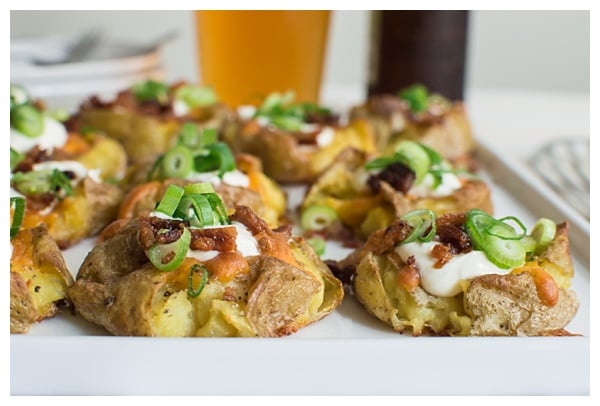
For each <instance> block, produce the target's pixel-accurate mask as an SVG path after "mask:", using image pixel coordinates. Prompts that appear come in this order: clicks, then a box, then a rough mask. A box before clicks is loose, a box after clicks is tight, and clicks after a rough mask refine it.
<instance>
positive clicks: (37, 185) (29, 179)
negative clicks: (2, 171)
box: [11, 169, 73, 197]
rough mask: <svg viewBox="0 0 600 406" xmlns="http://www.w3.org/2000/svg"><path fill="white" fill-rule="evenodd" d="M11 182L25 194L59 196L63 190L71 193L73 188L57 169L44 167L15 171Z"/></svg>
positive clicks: (68, 193)
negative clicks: (42, 168)
mask: <svg viewBox="0 0 600 406" xmlns="http://www.w3.org/2000/svg"><path fill="white" fill-rule="evenodd" d="M11 183H12V184H13V185H14V187H15V189H17V190H18V191H19V192H21V193H23V194H24V195H27V196H39V195H42V194H44V193H51V194H53V195H54V196H55V197H60V195H59V192H60V191H61V190H63V191H64V192H65V194H66V195H67V196H72V195H73V188H72V186H71V181H70V180H69V178H68V177H67V176H66V175H65V174H64V173H63V172H61V171H59V170H58V169H44V170H39V171H30V172H17V173H15V174H14V175H13V177H12V179H11Z"/></svg>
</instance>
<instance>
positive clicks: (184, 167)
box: [161, 145, 194, 179]
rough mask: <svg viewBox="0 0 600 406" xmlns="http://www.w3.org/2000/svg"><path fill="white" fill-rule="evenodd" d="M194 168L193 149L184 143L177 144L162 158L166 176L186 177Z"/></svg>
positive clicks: (163, 170) (163, 171)
mask: <svg viewBox="0 0 600 406" xmlns="http://www.w3.org/2000/svg"><path fill="white" fill-rule="evenodd" d="M193 168H194V156H193V155H192V151H190V150H189V149H188V148H186V147H184V146H183V145H175V146H174V147H173V148H171V149H170V150H169V151H168V152H167V153H166V154H165V155H164V156H163V158H162V162H161V169H162V175H163V176H164V178H174V179H185V178H186V177H187V176H188V175H189V174H190V172H191V171H192V169H193Z"/></svg>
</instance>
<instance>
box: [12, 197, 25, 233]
mask: <svg viewBox="0 0 600 406" xmlns="http://www.w3.org/2000/svg"><path fill="white" fill-rule="evenodd" d="M13 205H14V207H15V209H14V212H13V219H12V223H11V225H10V239H11V240H12V239H13V238H15V236H16V235H17V233H18V232H19V230H20V229H21V224H23V218H24V217H25V199H24V198H22V197H20V196H15V197H11V198H10V207H13Z"/></svg>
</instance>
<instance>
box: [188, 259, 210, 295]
mask: <svg viewBox="0 0 600 406" xmlns="http://www.w3.org/2000/svg"><path fill="white" fill-rule="evenodd" d="M198 271H202V279H201V280H200V284H199V285H198V289H194V273H196V272H198ZM206 282H208V271H207V270H206V267H205V266H204V265H198V264H194V265H192V267H191V268H190V274H189V276H188V296H189V297H191V298H192V299H193V298H197V297H198V296H200V293H202V291H203V290H204V286H206Z"/></svg>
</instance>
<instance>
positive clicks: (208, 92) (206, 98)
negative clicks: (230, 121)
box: [175, 85, 218, 108]
mask: <svg viewBox="0 0 600 406" xmlns="http://www.w3.org/2000/svg"><path fill="white" fill-rule="evenodd" d="M175 98H176V99H179V100H181V101H183V102H184V103H185V104H187V105H188V106H189V107H192V108H194V107H203V106H211V105H213V104H215V103H217V101H218V99H217V94H216V93H215V91H214V90H213V89H212V88H210V87H206V86H192V85H184V86H181V87H180V88H178V89H177V91H176V92H175Z"/></svg>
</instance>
